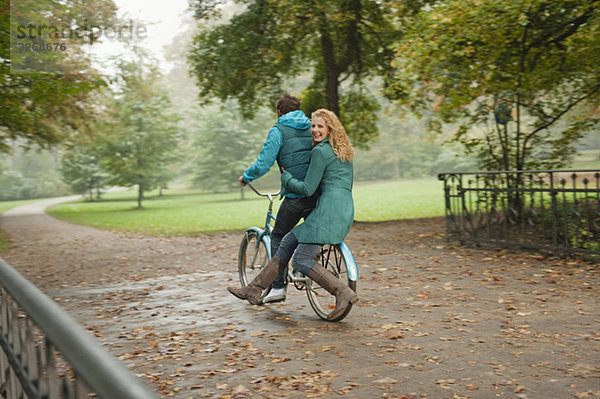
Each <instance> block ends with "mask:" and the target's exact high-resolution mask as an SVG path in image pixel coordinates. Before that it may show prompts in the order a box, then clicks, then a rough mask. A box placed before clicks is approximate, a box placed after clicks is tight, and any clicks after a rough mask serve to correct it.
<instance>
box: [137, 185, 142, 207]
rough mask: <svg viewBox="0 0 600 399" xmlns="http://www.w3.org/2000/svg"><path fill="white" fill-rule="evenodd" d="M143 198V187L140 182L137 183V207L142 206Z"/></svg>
mask: <svg viewBox="0 0 600 399" xmlns="http://www.w3.org/2000/svg"><path fill="white" fill-rule="evenodd" d="M143 198H144V187H143V186H142V185H141V184H138V197H137V204H138V208H141V207H142V199H143Z"/></svg>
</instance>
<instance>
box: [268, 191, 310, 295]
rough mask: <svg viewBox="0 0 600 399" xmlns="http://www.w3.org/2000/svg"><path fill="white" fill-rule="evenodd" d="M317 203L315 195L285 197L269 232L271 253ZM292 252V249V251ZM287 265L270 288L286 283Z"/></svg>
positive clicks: (281, 286)
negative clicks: (273, 225)
mask: <svg viewBox="0 0 600 399" xmlns="http://www.w3.org/2000/svg"><path fill="white" fill-rule="evenodd" d="M316 204H317V197H316V196H314V195H313V196H311V197H302V198H288V197H285V199H284V200H283V202H282V203H281V206H280V207H279V211H278V212H277V217H276V218H275V227H274V228H273V232H272V233H271V254H272V255H275V254H276V253H277V250H278V249H279V244H280V243H281V240H282V239H283V237H284V236H285V235H286V234H287V233H289V232H290V230H292V229H293V228H294V227H295V226H296V225H297V224H298V222H299V221H300V219H306V217H307V216H308V215H309V214H310V213H311V212H312V210H313V209H315V205H316ZM292 253H293V251H292ZM286 276H287V267H286V268H285V269H284V270H283V272H282V273H281V274H280V275H279V276H277V278H276V279H275V281H273V283H272V284H271V287H272V288H283V287H285V284H286V283H287V280H286Z"/></svg>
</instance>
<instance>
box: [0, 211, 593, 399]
mask: <svg viewBox="0 0 600 399" xmlns="http://www.w3.org/2000/svg"><path fill="white" fill-rule="evenodd" d="M0 228H2V229H3V230H5V231H6V232H7V233H8V234H9V236H10V240H11V245H10V248H9V249H8V250H6V251H4V252H2V253H1V254H0V256H2V257H3V258H4V259H5V260H6V261H7V262H8V263H9V264H11V265H12V266H13V267H14V268H16V269H17V270H19V271H20V272H21V273H22V274H24V275H25V276H26V277H27V278H29V279H30V280H31V281H33V282H34V283H35V284H36V285H37V286H38V287H40V288H41V289H42V290H43V291H45V292H46V293H47V294H48V295H50V296H51V297H52V298H54V299H55V300H56V301H57V302H58V303H59V304H60V305H61V306H62V307H63V308H65V309H66V310H67V311H68V312H69V313H70V314H71V315H72V316H73V317H75V318H76V319H77V320H78V321H80V322H81V323H82V324H84V325H85V326H86V327H87V328H88V330H89V331H90V333H92V334H94V335H95V336H96V337H97V338H98V339H99V340H100V341H101V342H102V344H103V345H104V346H105V347H106V348H107V349H108V350H109V351H111V352H112V353H113V354H114V355H115V356H117V357H118V358H120V359H122V360H123V361H124V362H125V363H126V364H127V365H128V366H129V368H130V369H131V370H132V372H133V373H134V374H136V375H138V376H140V377H141V378H143V379H145V380H146V381H147V382H148V383H149V384H151V385H152V386H153V387H154V388H155V389H156V390H157V391H158V392H160V394H161V395H162V396H165V397H176V398H202V397H208V398H238V399H239V398H273V397H286V398H304V397H332V398H335V397H348V398H378V397H379V398H411V399H415V398H417V399H421V398H486V399H487V398H540V399H542V398H544V399H546V398H599V397H600V329H599V328H598V326H599V325H600V306H599V296H600V294H599V290H598V287H599V286H600V267H599V266H598V265H593V264H591V263H585V262H581V261H574V260H569V259H561V258H554V257H548V256H544V255H541V254H536V253H529V252H511V251H507V250H498V249H493V248H491V249H490V248H488V249H474V248H463V247H460V246H456V245H455V244H454V243H450V242H446V240H445V238H444V221H443V219H423V220H411V221H399V222H384V223H375V224H363V223H357V224H355V226H354V227H353V229H352V232H351V233H350V236H349V237H348V240H347V241H348V243H349V245H350V246H351V248H352V249H353V251H354V254H355V257H356V259H357V262H358V264H359V267H360V272H361V276H360V279H359V282H358V292H359V296H360V301H359V302H358V303H357V304H356V305H355V306H354V308H353V309H352V311H351V313H350V314H349V316H348V317H347V318H346V319H345V320H344V321H343V322H341V323H328V322H324V321H321V320H320V319H318V318H317V316H316V315H315V314H314V313H313V311H312V309H311V308H310V306H309V304H308V301H307V299H306V296H305V294H304V292H300V291H296V290H292V291H291V292H290V293H289V296H288V300H287V301H286V302H285V303H283V304H275V305H268V306H252V305H249V304H247V303H245V302H242V301H239V300H237V299H235V298H234V297H232V296H230V295H229V294H228V293H227V292H226V290H225V287H226V286H228V285H236V284H238V277H237V270H236V262H237V260H236V258H237V248H238V245H239V241H240V239H241V233H239V232H238V233H231V234H221V235H217V236H211V237H196V238H185V237H179V238H161V237H144V236H137V235H128V234H119V233H114V232H109V231H100V230H95V229H92V228H88V227H81V226H76V225H72V224H68V223H64V222H60V221H57V220H55V219H53V218H51V217H49V216H46V215H42V214H37V215H36V214H30V215H23V214H13V215H10V214H8V215H5V216H3V217H2V218H0Z"/></svg>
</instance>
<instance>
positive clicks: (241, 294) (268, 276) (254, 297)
mask: <svg viewBox="0 0 600 399" xmlns="http://www.w3.org/2000/svg"><path fill="white" fill-rule="evenodd" d="M284 267H285V264H283V263H282V262H281V261H280V259H279V258H278V257H277V256H274V257H273V259H271V261H270V262H269V263H268V264H267V265H266V266H265V267H263V269H262V270H261V271H260V273H258V275H257V276H256V277H254V280H252V281H251V282H250V284H248V285H247V286H245V287H227V291H229V292H230V293H231V294H233V295H234V296H235V297H236V298H239V299H245V300H247V301H248V302H250V303H251V304H252V305H259V304H260V297H261V296H262V292H263V291H264V290H265V289H266V288H267V287H268V286H270V285H271V283H272V282H273V281H275V279H276V278H277V276H278V275H279V273H280V272H281V271H282V270H283V268H284Z"/></svg>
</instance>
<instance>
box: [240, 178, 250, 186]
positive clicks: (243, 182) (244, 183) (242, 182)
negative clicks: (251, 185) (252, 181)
mask: <svg viewBox="0 0 600 399" xmlns="http://www.w3.org/2000/svg"><path fill="white" fill-rule="evenodd" d="M238 180H239V182H240V184H241V185H242V186H245V185H246V184H248V183H246V182H245V181H244V176H240V178H239V179H238Z"/></svg>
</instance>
